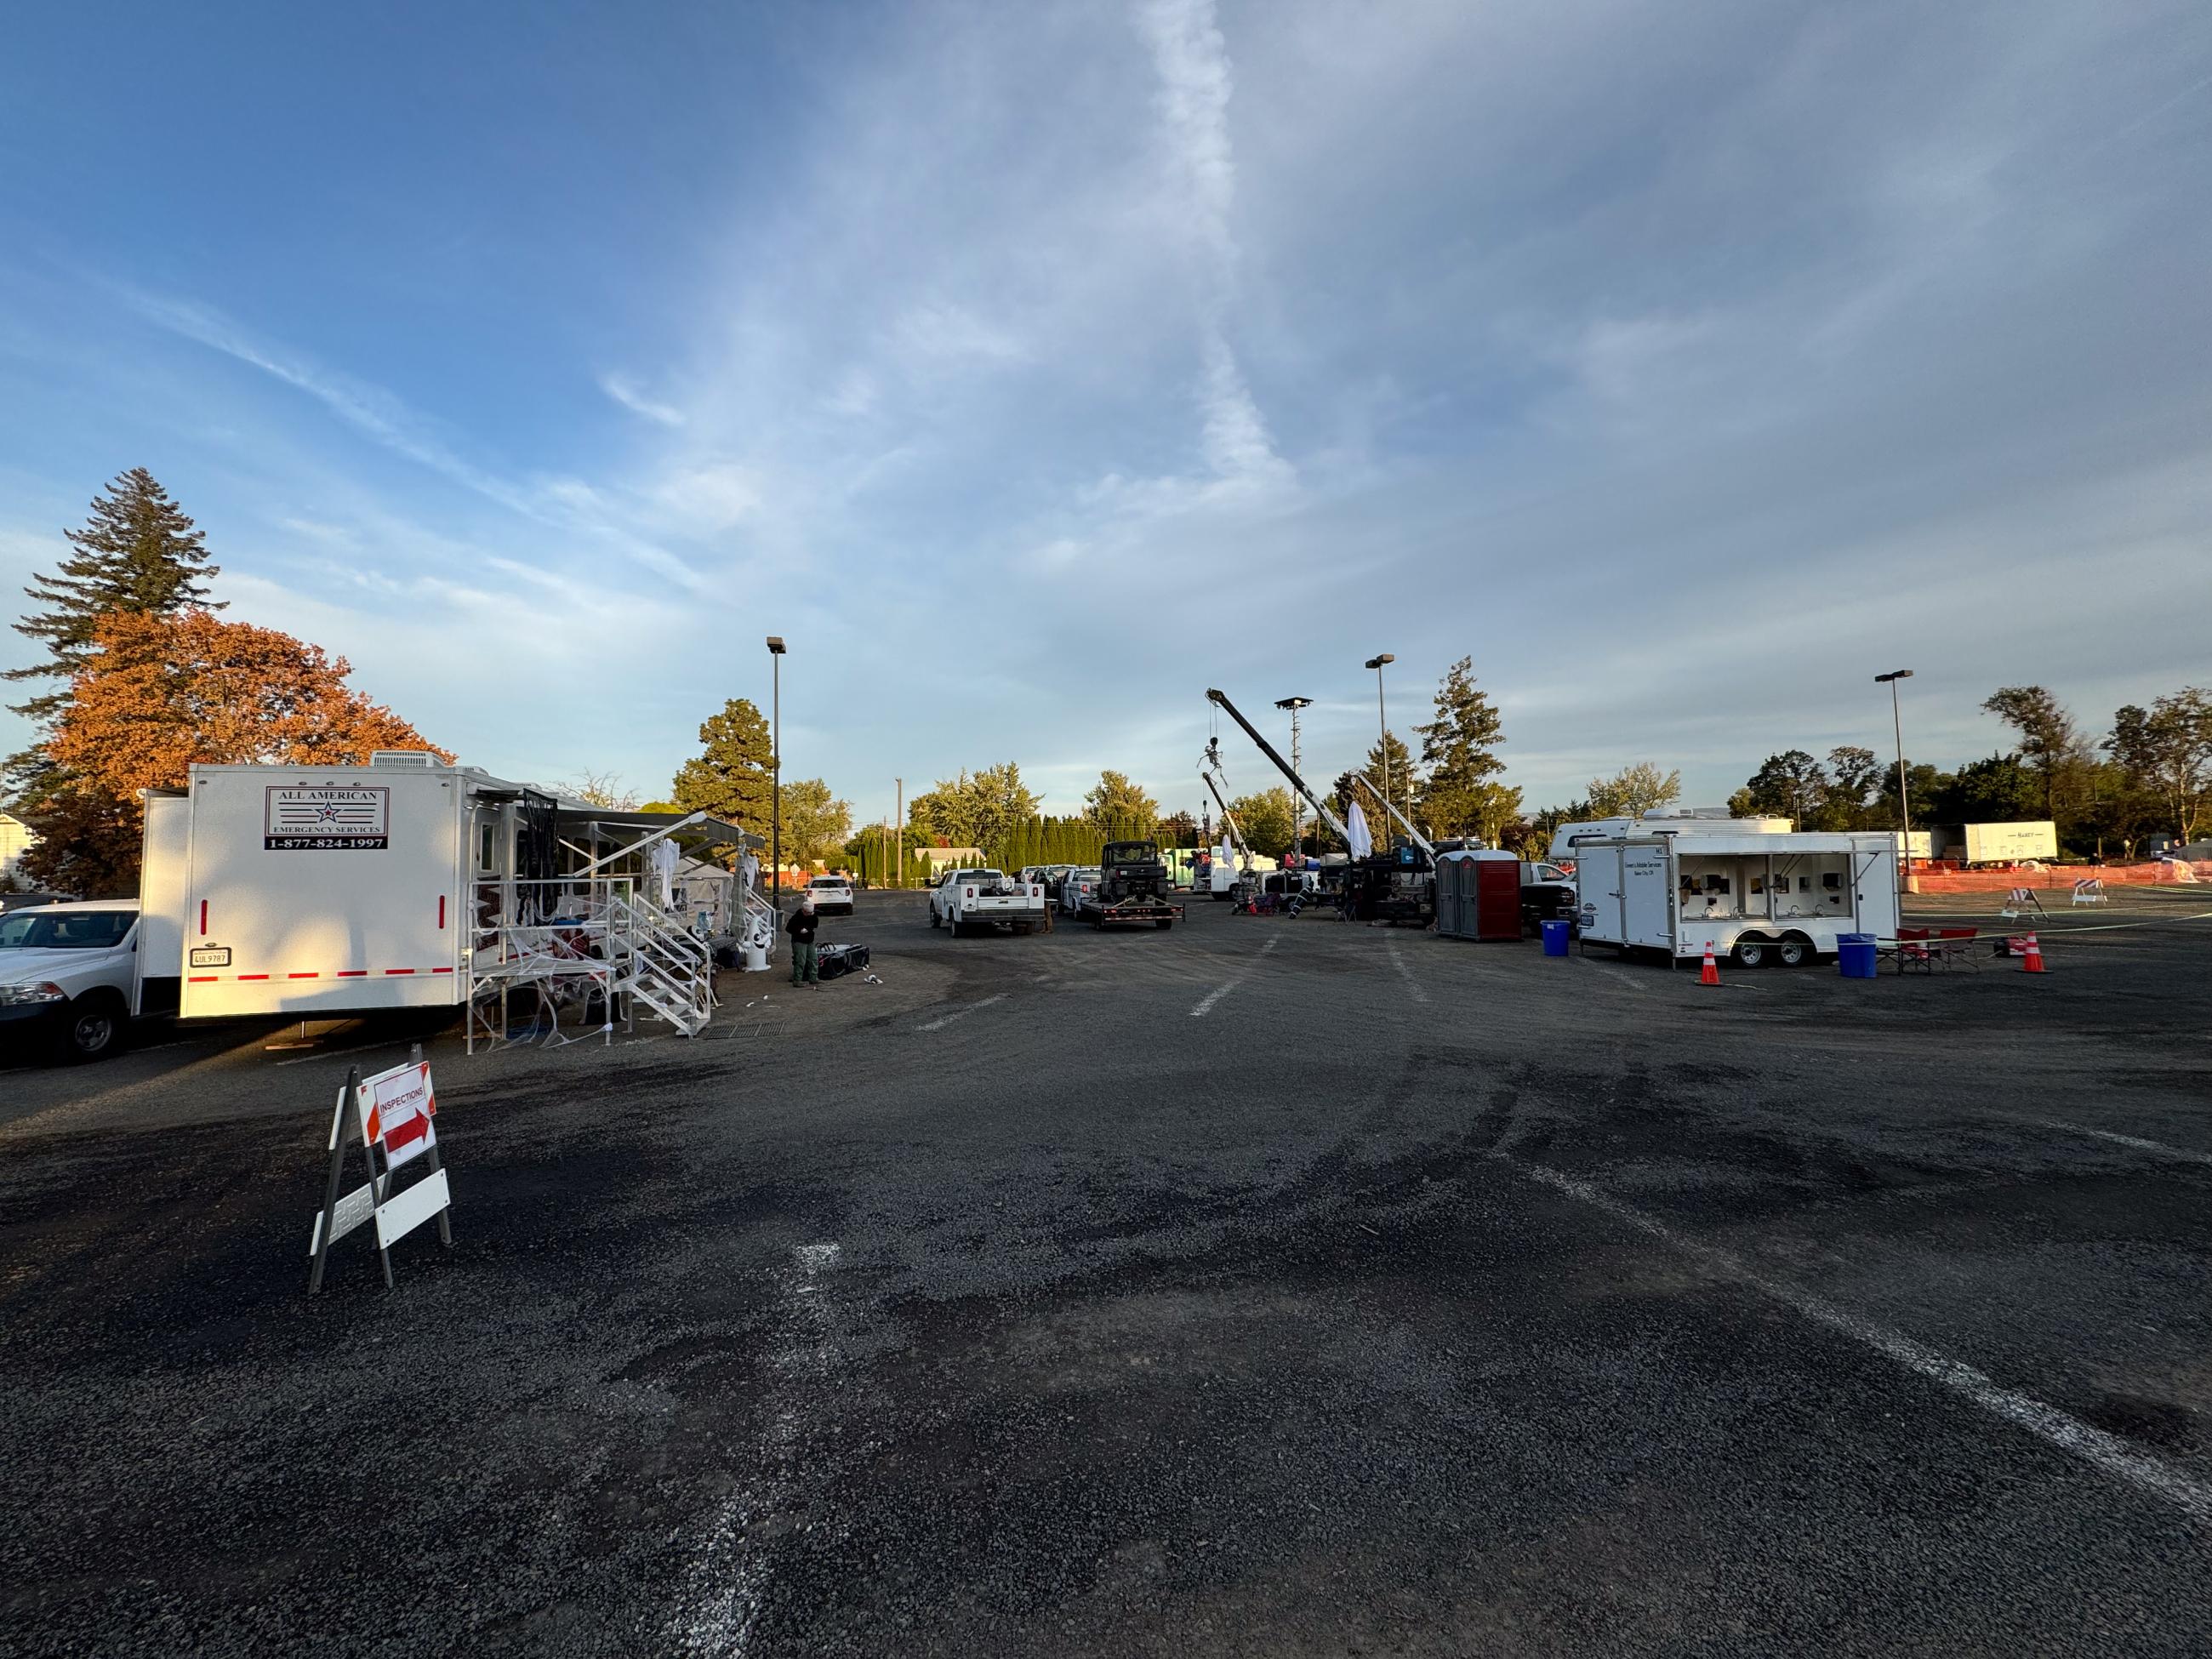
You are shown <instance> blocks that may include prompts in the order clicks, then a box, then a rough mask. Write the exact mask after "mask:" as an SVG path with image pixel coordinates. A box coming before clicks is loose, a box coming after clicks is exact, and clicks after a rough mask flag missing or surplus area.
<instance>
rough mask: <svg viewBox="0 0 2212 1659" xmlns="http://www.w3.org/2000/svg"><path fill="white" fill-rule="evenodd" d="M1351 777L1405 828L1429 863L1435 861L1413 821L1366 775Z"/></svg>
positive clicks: (1424, 837)
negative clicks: (1365, 787) (1362, 784)
mask: <svg viewBox="0 0 2212 1659" xmlns="http://www.w3.org/2000/svg"><path fill="white" fill-rule="evenodd" d="M1352 776H1353V777H1355V778H1357V779H1358V780H1359V781H1360V782H1362V783H1364V784H1365V785H1366V786H1367V787H1368V788H1369V790H1370V791H1371V792H1372V793H1373V794H1374V796H1375V799H1377V800H1379V801H1381V802H1382V803H1383V808H1384V810H1386V811H1388V812H1389V814H1390V816H1391V817H1394V818H1395V819H1397V820H1398V822H1399V823H1401V824H1402V825H1403V826H1404V827H1405V830H1406V833H1407V835H1409V836H1412V837H1413V845H1414V846H1416V847H1418V848H1420V849H1421V850H1422V851H1423V852H1424V853H1426V854H1428V855H1429V859H1430V861H1431V863H1433V862H1434V861H1435V860H1436V856H1437V849H1436V848H1433V847H1431V845H1430V844H1429V838H1428V837H1427V836H1425V835H1423V834H1422V833H1421V832H1420V831H1419V830H1418V829H1414V828H1413V820H1412V819H1411V818H1409V817H1407V816H1406V815H1405V814H1404V813H1403V812H1401V811H1399V810H1398V805H1397V803H1396V802H1395V801H1394V800H1392V799H1390V798H1389V796H1388V795H1386V794H1384V793H1383V792H1382V790H1380V789H1379V788H1376V784H1375V780H1374V779H1372V778H1370V777H1369V776H1368V775H1367V774H1366V773H1364V772H1354V773H1353V774H1352Z"/></svg>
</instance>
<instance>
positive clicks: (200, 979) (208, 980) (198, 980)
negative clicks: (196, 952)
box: [187, 974, 222, 985]
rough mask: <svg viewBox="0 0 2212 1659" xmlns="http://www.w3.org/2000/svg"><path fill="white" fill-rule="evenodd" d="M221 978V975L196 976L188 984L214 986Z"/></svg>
mask: <svg viewBox="0 0 2212 1659" xmlns="http://www.w3.org/2000/svg"><path fill="white" fill-rule="evenodd" d="M221 977H222V975H219V974H194V975H192V976H191V979H190V980H189V981H187V983H190V984H192V985H212V984H214V983H215V982H216V980H217V979H219V978H221Z"/></svg>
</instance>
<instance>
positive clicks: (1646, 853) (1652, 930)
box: [1552, 813, 1898, 968]
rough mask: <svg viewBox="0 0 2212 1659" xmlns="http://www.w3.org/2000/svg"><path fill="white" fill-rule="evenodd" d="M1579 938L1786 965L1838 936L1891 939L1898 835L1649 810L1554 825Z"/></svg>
mask: <svg viewBox="0 0 2212 1659" xmlns="http://www.w3.org/2000/svg"><path fill="white" fill-rule="evenodd" d="M1552 857H1553V859H1554V860H1559V861H1560V862H1567V861H1570V860H1571V861H1572V862H1573V864H1574V866H1575V891H1576V897H1577V907H1578V916H1577V927H1578V931H1579V932H1580V933H1581V936H1582V938H1583V940H1584V941H1586V942H1589V943H1595V944H1599V945H1617V946H1619V947H1620V948H1621V949H1622V950H1624V951H1626V950H1632V949H1644V950H1654V951H1665V952H1666V953H1667V954H1668V957H1669V958H1670V959H1680V958H1685V957H1686V958H1690V959H1692V960H1696V959H1700V958H1702V957H1704V955H1705V947H1706V946H1707V945H1711V947H1712V950H1713V953H1714V954H1715V955H1716V956H1731V957H1734V958H1735V961H1736V962H1737V963H1739V964H1740V965H1741V966H1743V967H1747V968H1755V967H1759V966H1760V965H1761V964H1763V963H1781V964H1783V965H1784V966H1791V967H1794V966H1796V965H1797V964H1799V963H1808V962H1811V961H1813V960H1814V958H1815V957H1832V956H1834V955H1835V954H1836V947H1837V945H1838V941H1839V939H1840V938H1841V936H1842V935H1843V934H1845V933H1872V934H1874V935H1875V936H1877V937H1878V938H1881V939H1894V938H1895V937H1896V936H1897V922H1898V908H1897V837H1896V836H1895V835H1894V834H1884V833H1865V834H1862V833H1857V832H1851V833H1840V834H1826V833H1822V832H1819V831H1802V832H1801V831H1797V830H1795V829H1791V828H1790V822H1789V820H1788V819H1786V818H1730V817H1721V816H1718V815H1699V814H1696V813H1652V814H1650V815H1647V816H1646V817H1641V818H1606V819H1601V820H1599V821H1596V822H1594V823H1570V824H1565V825H1563V826H1561V827H1560V829H1559V831H1558V832H1557V833H1556V834H1555V835H1554V836H1553V837H1552Z"/></svg>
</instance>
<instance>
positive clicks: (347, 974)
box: [333, 968, 368, 979]
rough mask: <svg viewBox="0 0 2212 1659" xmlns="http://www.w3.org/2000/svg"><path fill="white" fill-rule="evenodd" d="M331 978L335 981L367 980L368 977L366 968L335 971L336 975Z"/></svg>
mask: <svg viewBox="0 0 2212 1659" xmlns="http://www.w3.org/2000/svg"><path fill="white" fill-rule="evenodd" d="M333 977H335V978H337V979H367V978H368V969H366V968H341V969H338V970H337V974H336V975H333Z"/></svg>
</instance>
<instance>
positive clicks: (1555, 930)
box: [1544, 921, 1573, 957]
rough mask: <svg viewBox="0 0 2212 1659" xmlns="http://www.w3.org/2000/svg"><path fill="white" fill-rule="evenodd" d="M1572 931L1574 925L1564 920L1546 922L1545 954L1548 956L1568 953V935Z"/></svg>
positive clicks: (1559, 955) (1560, 955) (1561, 955)
mask: <svg viewBox="0 0 2212 1659" xmlns="http://www.w3.org/2000/svg"><path fill="white" fill-rule="evenodd" d="M1572 931H1573V929H1572V927H1571V926H1570V925H1569V924H1568V923H1566V922H1564V921H1547V922H1546V923H1545V924H1544V954H1545V955H1546V956H1547V957H1563V956H1565V955H1566V953H1567V935H1568V934H1569V933H1571V932H1572Z"/></svg>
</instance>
